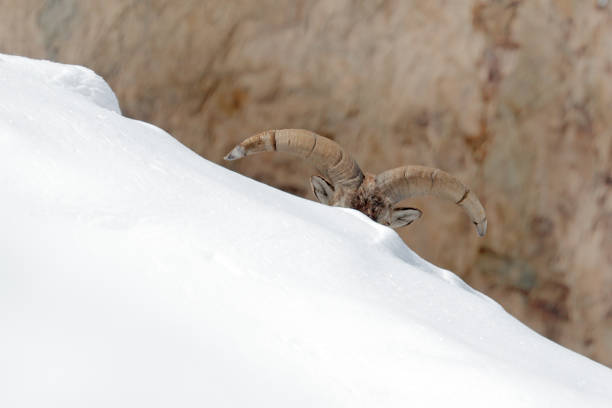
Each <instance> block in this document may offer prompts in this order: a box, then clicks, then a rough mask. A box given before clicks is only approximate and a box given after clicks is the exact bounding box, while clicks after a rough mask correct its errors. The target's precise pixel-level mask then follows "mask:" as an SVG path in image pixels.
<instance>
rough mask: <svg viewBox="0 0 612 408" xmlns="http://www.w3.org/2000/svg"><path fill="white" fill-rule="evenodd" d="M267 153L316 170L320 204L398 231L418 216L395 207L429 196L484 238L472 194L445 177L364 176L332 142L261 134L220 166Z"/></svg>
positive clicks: (413, 169) (416, 173) (290, 132)
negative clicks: (459, 213)
mask: <svg viewBox="0 0 612 408" xmlns="http://www.w3.org/2000/svg"><path fill="white" fill-rule="evenodd" d="M271 151H279V152H287V153H291V154H294V155H296V156H299V157H302V158H304V159H306V160H308V161H310V162H311V163H313V164H314V165H315V167H316V168H317V169H318V170H319V171H320V172H321V174H322V175H323V177H320V176H313V177H312V178H311V185H312V189H313V192H314V194H315V196H316V197H317V199H318V200H319V201H320V202H321V203H324V204H328V205H332V206H337V207H348V208H354V209H356V210H359V211H361V212H362V213H364V214H366V215H367V216H368V217H370V218H371V219H373V220H374V221H376V222H378V223H380V224H383V225H388V226H390V227H392V228H399V227H403V226H405V225H408V224H411V223H412V222H413V221H414V220H416V219H418V218H419V217H420V216H421V214H422V212H421V210H419V209H416V208H408V207H399V208H398V207H395V204H397V203H398V202H400V201H402V200H404V199H406V198H410V197H415V196H421V195H433V196H437V197H440V198H443V199H447V200H451V201H453V202H454V203H455V204H457V205H460V206H461V207H463V209H464V210H465V211H466V212H467V214H468V216H469V217H470V220H471V221H472V223H474V225H475V226H476V230H477V231H478V235H480V236H483V235H484V234H485V232H486V230H487V218H486V215H485V211H484V208H483V207H482V204H480V201H479V200H478V197H476V194H474V193H473V192H471V191H470V189H469V188H467V187H466V186H464V185H463V184H462V183H461V182H460V181H459V180H458V179H457V178H455V177H453V176H451V175H450V174H448V173H446V172H445V171H442V170H440V169H436V168H432V167H424V166H403V167H398V168H395V169H392V170H387V171H384V172H382V173H380V174H378V175H373V174H368V173H363V172H362V171H361V169H360V168H359V165H358V164H357V162H355V160H354V159H353V158H352V157H351V155H350V154H348V153H347V152H346V151H345V150H344V149H342V148H341V147H340V146H339V145H338V144H337V143H336V142H334V141H332V140H330V139H328V138H326V137H323V136H320V135H317V134H316V133H313V132H310V131H307V130H302V129H283V130H266V131H265V132H261V133H258V134H256V135H254V136H251V137H249V138H248V139H246V140H244V141H243V142H242V143H240V144H239V145H237V146H236V147H234V149H233V150H232V151H231V152H229V153H228V155H227V156H225V160H236V159H240V158H242V157H245V156H248V155H250V154H255V153H260V152H271Z"/></svg>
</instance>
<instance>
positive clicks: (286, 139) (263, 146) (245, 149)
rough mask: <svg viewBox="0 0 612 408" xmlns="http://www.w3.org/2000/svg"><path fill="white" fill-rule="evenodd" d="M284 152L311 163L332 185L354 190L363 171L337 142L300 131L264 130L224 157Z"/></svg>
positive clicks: (230, 158)
mask: <svg viewBox="0 0 612 408" xmlns="http://www.w3.org/2000/svg"><path fill="white" fill-rule="evenodd" d="M273 151H278V152H287V153H292V154H294V155H296V156H299V157H301V158H303V159H306V160H308V161H310V162H311V163H313V164H314V166H315V167H316V168H317V170H319V171H320V172H321V173H322V174H323V176H325V177H326V178H327V179H328V180H329V181H330V182H331V183H332V185H334V186H336V185H342V186H345V187H352V188H357V187H358V186H359V185H360V184H361V182H362V181H363V177H364V176H363V172H362V171H361V169H360V168H359V165H357V162H356V161H355V160H354V159H353V158H352V157H351V155H350V154H349V153H347V152H346V151H345V150H344V149H342V148H341V147H340V146H339V145H338V144H337V143H336V142H334V141H332V140H330V139H328V138H326V137H324V136H321V135H317V134H316V133H314V132H310V131H308V130H303V129H282V130H266V131H265V132H261V133H258V134H256V135H254V136H251V137H249V138H248V139H245V140H244V141H243V142H242V143H240V144H239V145H237V146H236V147H234V149H233V150H232V151H231V152H229V153H228V154H227V156H225V157H224V159H225V160H236V159H240V158H242V157H245V156H248V155H250V154H255V153H260V152H273Z"/></svg>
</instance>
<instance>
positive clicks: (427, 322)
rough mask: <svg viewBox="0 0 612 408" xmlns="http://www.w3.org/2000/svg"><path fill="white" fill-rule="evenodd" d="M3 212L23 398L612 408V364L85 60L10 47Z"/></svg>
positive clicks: (15, 395)
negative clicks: (240, 166)
mask: <svg viewBox="0 0 612 408" xmlns="http://www.w3.org/2000/svg"><path fill="white" fill-rule="evenodd" d="M245 136H247V135H245ZM244 160H253V163H254V165H256V163H255V161H256V160H257V158H256V157H255V158H247V159H244ZM305 182H306V180H305ZM0 209H1V211H0V226H1V227H0V228H1V229H0V406H2V407H41V406H45V407H49V406H53V407H55V406H57V407H108V406H112V407H134V406H142V407H145V406H146V407H156V406H166V407H168V406H172V407H174V406H181V407H190V406H198V407H203V406H205V407H225V406H232V407H236V406H258V407H264V406H265V407H272V406H279V407H299V406H305V407H313V406H316V407H327V406H343V407H358V406H367V407H374V406H375V407H385V406H402V407H405V406H413V407H446V406H453V407H455V406H459V407H463V406H466V407H467V406H469V407H492V406H493V407H513V408H516V407H610V406H612V370H610V369H608V368H606V367H604V366H602V365H599V364H597V363H595V362H593V361H591V360H589V359H587V358H585V357H582V356H580V355H578V354H576V353H573V352H571V351H569V350H567V349H565V348H563V347H561V346H559V345H557V344H554V343H553V342H551V341H549V340H547V339H545V338H543V337H541V336H539V335H538V334H536V333H534V332H533V331H531V330H530V329H528V328H527V327H525V326H524V325H522V324H521V323H519V322H518V321H517V320H515V319H514V318H512V317H511V316H510V315H508V314H507V313H506V312H505V311H504V310H503V309H502V308H501V307H500V306H499V305H498V304H497V303H495V302H494V301H492V300H490V299H489V298H487V297H486V296H484V295H482V294H480V293H478V292H477V291H474V290H472V289H470V288H469V287H468V286H467V285H466V284H464V283H463V282H462V281H461V280H460V279H459V278H457V277H456V276H455V275H454V274H452V273H451V272H449V271H445V270H442V269H439V268H437V267H435V266H433V265H431V264H429V263H427V262H426V261H424V260H422V259H421V258H419V257H418V256H417V255H416V254H415V253H414V252H412V251H411V250H410V249H409V248H407V247H406V246H405V245H404V243H403V242H402V241H401V240H400V238H399V237H398V236H397V235H396V233H395V232H393V231H392V230H391V229H389V228H386V227H383V226H381V225H378V224H375V223H374V222H371V221H370V220H369V219H368V218H366V217H365V216H363V215H361V214H360V213H358V212H356V211H353V210H346V209H339V208H332V207H327V206H323V205H320V204H317V203H313V202H310V201H307V200H303V199H300V198H297V197H294V196H291V195H289V194H286V193H283V192H281V191H278V190H276V189H273V188H271V187H268V186H265V185H262V184H260V183H258V182H255V181H253V180H250V179H248V178H245V177H243V176H241V175H239V174H236V173H233V172H231V171H228V170H226V169H224V168H222V167H220V166H217V165H215V164H213V163H211V162H209V161H207V160H205V159H203V158H201V157H199V156H197V155H196V154H195V153H193V152H191V151H190V150H188V149H187V148H185V147H184V146H182V145H181V144H180V143H178V142H177V141H176V140H174V139H173V138H172V137H171V136H169V135H168V134H167V133H165V132H164V131H162V130H160V129H158V128H156V127H154V126H152V125H149V124H146V123H143V122H139V121H135V120H130V119H127V118H125V117H123V116H121V114H120V110H119V106H118V103H117V100H116V98H115V96H114V94H113V93H112V91H111V90H110V88H109V87H108V85H107V84H106V83H105V82H104V81H103V80H102V79H101V78H100V77H98V76H97V75H95V74H94V73H93V72H92V71H90V70H87V69H84V68H81V67H74V66H66V65H60V64H55V63H51V62H46V61H34V60H29V59H25V58H21V57H14V56H7V55H0Z"/></svg>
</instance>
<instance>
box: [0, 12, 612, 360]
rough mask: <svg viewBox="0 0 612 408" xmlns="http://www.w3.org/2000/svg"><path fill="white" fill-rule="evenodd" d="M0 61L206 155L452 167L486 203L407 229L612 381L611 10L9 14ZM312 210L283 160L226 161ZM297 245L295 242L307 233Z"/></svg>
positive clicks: (409, 237) (433, 257)
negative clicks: (81, 88) (242, 145)
mask: <svg viewBox="0 0 612 408" xmlns="http://www.w3.org/2000/svg"><path fill="white" fill-rule="evenodd" d="M0 10H2V12H1V13H0V52H2V53H10V54H19V55H24V56H30V57H35V58H45V59H51V60H54V61H58V62H65V63H73V64H81V65H85V66H88V67H90V68H92V69H94V70H95V71H96V72H98V73H99V74H100V75H102V76H103V77H104V78H105V79H106V80H107V81H108V82H109V83H110V85H111V86H112V88H113V89H114V91H115V92H116V94H117V96H118V98H119V101H120V103H121V107H122V109H123V112H124V114H125V115H127V116H130V117H133V118H137V119H141V120H144V121H148V122H151V123H154V124H156V125H157V126H160V127H162V128H164V129H166V130H167V131H168V132H170V133H171V134H172V135H173V136H174V137H176V138H177V139H179V140H180V141H181V142H183V143H184V144H186V145H187V146H189V147H190V148H192V149H193V150H195V151H196V152H198V153H199V154H201V155H202V156H204V157H206V158H207V159H209V160H212V161H215V162H218V163H222V156H223V155H224V154H225V153H227V151H229V150H230V149H231V147H233V145H234V144H236V143H238V142H239V141H241V140H242V139H243V138H245V137H246V136H249V135H251V134H253V133H255V132H258V131H260V130H263V129H269V128H287V127H294V128H307V129H310V130H313V131H316V132H318V133H320V134H323V135H325V136H327V137H330V138H332V139H334V140H336V141H338V142H339V143H340V144H341V145H343V146H344V147H346V148H347V149H348V150H349V151H350V152H353V154H354V156H355V157H356V159H357V160H358V161H359V163H360V164H361V166H362V168H364V169H366V170H369V171H372V172H379V171H381V170H385V169H388V168H392V167H395V166H400V165H404V164H422V165H428V166H436V167H440V168H442V169H444V170H446V171H449V172H450V173H452V174H455V175H457V176H458V177H459V178H460V179H462V180H463V181H464V182H465V183H466V184H468V185H470V186H471V187H472V189H473V190H475V191H476V192H477V193H478V195H479V196H480V197H481V200H482V202H483V204H484V206H485V208H486V210H487V212H488V220H489V231H488V234H487V236H486V237H485V238H478V237H477V235H476V234H475V232H474V230H473V227H472V225H471V224H470V223H469V220H468V218H467V217H466V216H465V214H464V213H463V212H462V211H461V209H459V208H457V207H456V206H454V205H453V204H449V203H446V202H442V201H439V200H437V199H434V198H427V199H419V200H413V201H412V202H411V203H410V204H411V205H415V206H417V207H419V208H421V209H423V210H424V216H423V218H421V219H420V220H419V221H418V222H416V223H415V224H413V225H412V226H410V227H407V228H404V229H401V230H399V231H398V232H399V233H400V235H401V236H402V237H403V238H404V239H405V240H406V242H407V243H408V244H409V245H410V246H411V247H412V248H414V249H415V250H416V251H417V252H418V253H419V254H421V255H422V256H423V257H425V258H426V259H428V260H430V261H432V262H434V263H436V264H438V265H440V266H443V267H446V268H449V269H451V270H453V271H455V272H456V273H458V274H459V275H460V276H462V277H463V278H464V279H465V280H466V281H467V282H468V283H469V284H470V285H472V286H474V287H475V288H477V289H479V290H481V291H483V292H484V293H486V294H488V295H489V296H491V297H492V298H494V299H495V300H497V301H498V302H500V303H501V304H502V305H503V306H504V307H505V308H506V310H508V311H509V312H510V313H512V314H513V315H514V316H516V317H517V318H518V319H520V320H521V321H523V322H525V323H526V324H527V325H529V326H530V327H532V328H533V329H535V330H536V331H538V332H540V333H542V334H543V335H545V336H547V337H549V338H551V339H553V340H555V341H557V342H559V343H561V344H563V345H565V346H567V347H569V348H571V349H573V350H576V351H578V352H580V353H583V354H585V355H587V356H589V357H591V358H593V359H595V360H598V361H600V362H602V363H604V364H607V365H609V366H612V6H611V5H608V1H606V0H593V1H591V0H530V1H526V0H523V1H520V0H514V1H511V0H488V1H485V0H430V1H420V0H311V1H300V0H258V1H251V0H232V1H228V0H209V1H201V0H182V1H171V0H139V1H136V0H131V1H128V0H108V1H104V2H101V1H99V2H94V1H78V0H48V1H44V0H0ZM222 164H223V165H226V166H229V167H230V168H232V169H234V170H236V171H238V172H241V173H243V174H245V175H247V176H249V177H252V178H255V179H257V180H260V181H262V182H264V183H267V184H270V185H272V186H276V187H278V188H281V189H283V190H286V191H288V192H291V193H294V194H298V195H301V196H304V197H308V198H312V194H311V193H310V191H309V181H308V180H309V176H310V175H311V174H313V169H312V168H311V167H309V166H308V165H307V164H305V163H303V162H300V161H299V160H296V159H295V158H293V157H286V156H283V155H282V154H277V155H274V154H271V155H261V156H256V157H250V158H247V159H244V160H242V161H238V162H232V163H230V164H228V163H222ZM296 233H298V232H297V231H296Z"/></svg>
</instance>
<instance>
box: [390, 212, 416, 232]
mask: <svg viewBox="0 0 612 408" xmlns="http://www.w3.org/2000/svg"><path fill="white" fill-rule="evenodd" d="M421 214H423V213H422V212H421V210H419V209H417V208H410V207H401V208H394V209H393V213H392V214H391V224H389V226H390V227H391V228H400V227H404V226H406V225H410V224H412V222H413V221H414V220H417V219H419V218H420V217H421Z"/></svg>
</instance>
